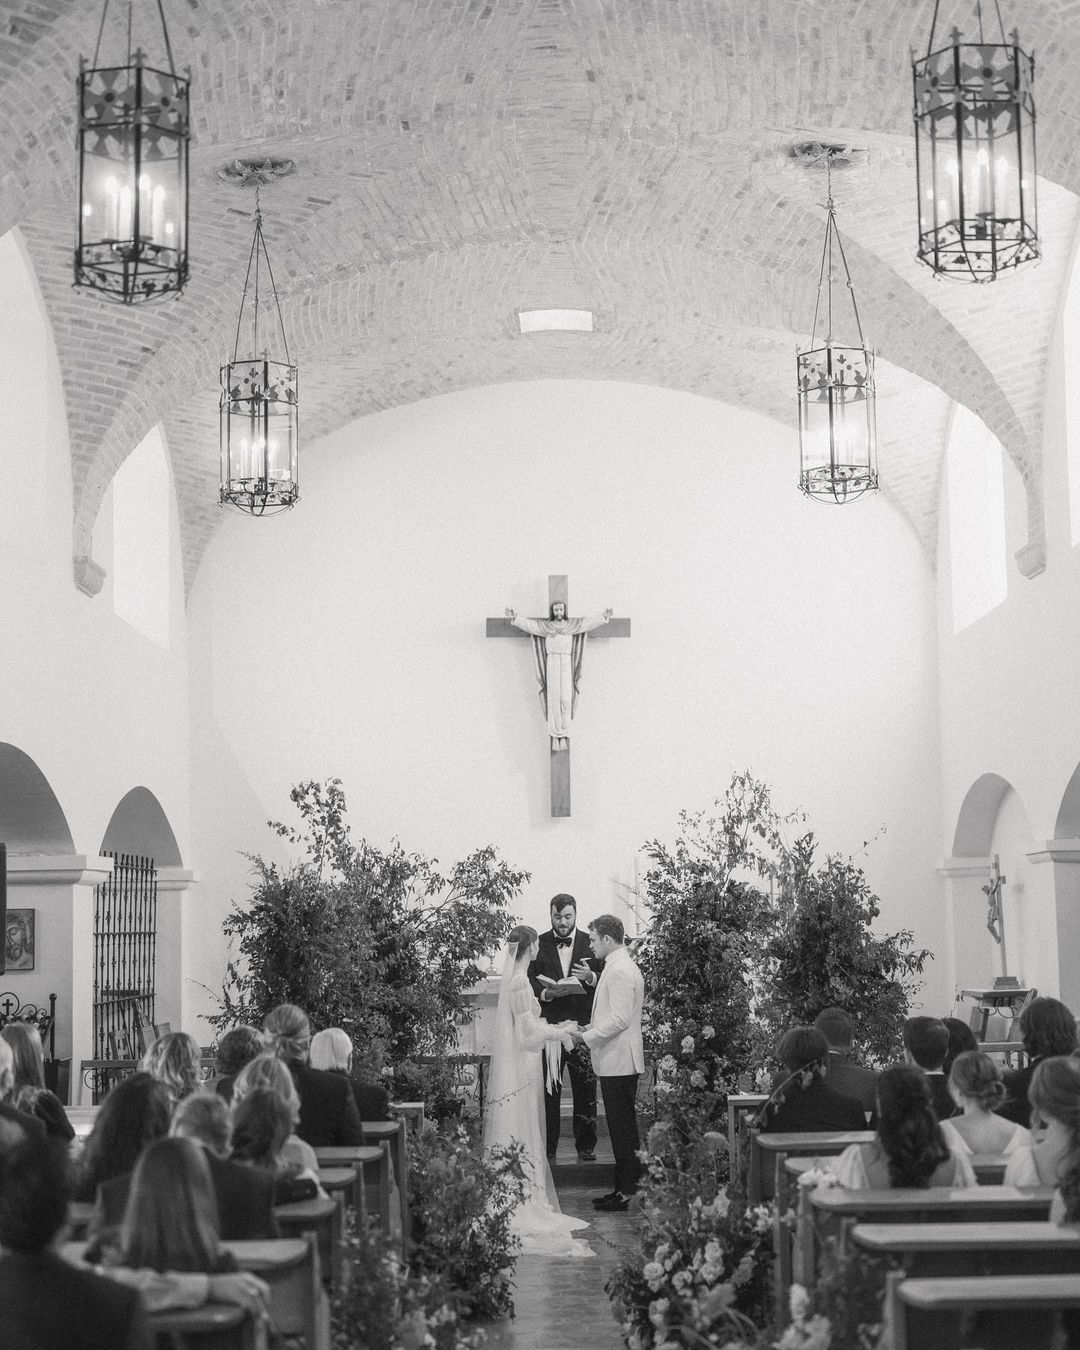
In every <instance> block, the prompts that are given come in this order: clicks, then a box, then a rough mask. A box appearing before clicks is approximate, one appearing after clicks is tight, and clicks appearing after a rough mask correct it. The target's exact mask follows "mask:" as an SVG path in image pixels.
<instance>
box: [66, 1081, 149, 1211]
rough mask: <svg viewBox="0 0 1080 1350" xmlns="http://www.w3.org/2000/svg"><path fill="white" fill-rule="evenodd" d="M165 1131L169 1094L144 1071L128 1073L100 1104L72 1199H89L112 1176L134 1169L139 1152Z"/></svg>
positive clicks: (91, 1198) (78, 1172)
mask: <svg viewBox="0 0 1080 1350" xmlns="http://www.w3.org/2000/svg"><path fill="white" fill-rule="evenodd" d="M168 1132H169V1093H168V1090H167V1089H166V1087H165V1084H164V1083H159V1082H158V1081H157V1079H156V1078H151V1077H150V1075H149V1074H148V1073H136V1074H132V1075H131V1077H130V1078H124V1079H122V1080H121V1081H120V1082H119V1083H117V1084H116V1086H115V1087H113V1088H112V1089H111V1090H110V1092H109V1094H108V1095H107V1096H106V1098H105V1100H104V1101H103V1102H102V1104H101V1110H100V1111H99V1112H98V1115H97V1119H96V1120H95V1121H94V1128H93V1129H92V1130H91V1131H90V1134H89V1135H88V1137H87V1140H86V1147H85V1148H84V1149H83V1153H82V1157H81V1158H80V1159H79V1166H78V1171H77V1173H76V1186H75V1199H76V1200H86V1201H90V1200H93V1199H94V1198H95V1197H96V1194H97V1188H98V1187H99V1186H100V1185H101V1184H102V1182H105V1181H109V1180H110V1179H111V1178H112V1177H121V1176H124V1175H125V1174H126V1173H128V1172H133V1171H134V1170H135V1164H136V1163H137V1162H138V1160H139V1154H140V1153H142V1151H143V1149H144V1148H145V1147H146V1145H147V1144H149V1143H151V1142H152V1141H153V1140H155V1139H163V1138H164V1137H165V1135H166V1134H168Z"/></svg>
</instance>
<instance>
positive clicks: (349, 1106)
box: [263, 1003, 364, 1148]
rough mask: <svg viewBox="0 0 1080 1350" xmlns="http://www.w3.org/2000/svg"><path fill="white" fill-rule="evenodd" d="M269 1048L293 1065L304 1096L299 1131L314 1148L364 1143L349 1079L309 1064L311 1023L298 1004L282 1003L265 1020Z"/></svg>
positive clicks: (296, 1081) (265, 1036) (291, 1068)
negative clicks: (314, 1067)
mask: <svg viewBox="0 0 1080 1350" xmlns="http://www.w3.org/2000/svg"><path fill="white" fill-rule="evenodd" d="M263 1040H264V1043H265V1045H266V1048H267V1050H268V1051H270V1052H271V1053H272V1054H275V1055H277V1056H278V1058H279V1059H281V1060H283V1061H284V1063H286V1064H287V1065H288V1066H289V1072H290V1073H291V1074H292V1077H293V1082H294V1083H295V1084H296V1091H297V1092H298V1093H299V1095H300V1120H299V1122H298V1124H297V1126H296V1133H297V1134H298V1135H299V1136H300V1138H301V1139H303V1140H304V1142H305V1143H308V1144H310V1145H311V1146H312V1148H336V1147H344V1146H346V1145H349V1144H362V1143H363V1142H364V1137H363V1134H362V1132H361V1130H360V1113H359V1112H358V1111H357V1109H356V1098H355V1097H354V1096H353V1093H352V1089H351V1088H350V1086H349V1080H348V1079H347V1078H343V1077H341V1075H340V1074H336V1073H327V1072H326V1071H325V1070H324V1069H313V1068H312V1067H311V1066H310V1064H308V1055H309V1053H310V1050H311V1023H310V1022H309V1021H308V1016H307V1013H306V1012H304V1010H303V1009H302V1008H298V1007H297V1006H296V1004H295V1003H282V1004H280V1005H279V1006H278V1007H276V1008H275V1009H274V1011H273V1012H271V1013H268V1014H267V1017H266V1021H265V1022H264V1023H263Z"/></svg>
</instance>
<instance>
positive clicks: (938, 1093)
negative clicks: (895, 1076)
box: [904, 1017, 956, 1120]
mask: <svg viewBox="0 0 1080 1350" xmlns="http://www.w3.org/2000/svg"><path fill="white" fill-rule="evenodd" d="M904 1050H905V1058H906V1059H907V1062H908V1063H909V1064H914V1065H915V1066H916V1068H919V1069H921V1070H922V1071H923V1073H924V1074H925V1075H926V1085H927V1087H928V1088H929V1089H930V1100H931V1102H932V1103H933V1105H934V1110H935V1112H936V1113H937V1118H938V1120H948V1118H949V1116H954V1115H955V1114H956V1103H955V1102H954V1101H953V1099H952V1096H951V1094H950V1093H949V1080H948V1079H947V1078H946V1077H945V1073H944V1070H943V1068H942V1065H943V1064H944V1063H945V1056H946V1055H947V1054H948V1052H949V1033H948V1031H947V1030H946V1027H945V1023H944V1022H942V1021H941V1019H940V1018H938V1017H909V1018H908V1019H907V1021H906V1022H905V1023H904Z"/></svg>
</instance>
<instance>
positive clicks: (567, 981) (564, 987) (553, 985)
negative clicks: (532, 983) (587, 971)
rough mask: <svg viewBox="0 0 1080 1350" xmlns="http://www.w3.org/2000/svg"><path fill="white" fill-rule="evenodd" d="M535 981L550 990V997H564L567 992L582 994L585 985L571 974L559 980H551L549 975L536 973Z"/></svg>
mask: <svg viewBox="0 0 1080 1350" xmlns="http://www.w3.org/2000/svg"><path fill="white" fill-rule="evenodd" d="M536 981H537V983H538V984H542V985H543V986H544V988H545V989H550V990H551V995H550V997H551V998H565V997H566V996H567V994H583V993H584V992H585V987H584V985H583V984H582V983H581V981H580V980H579V979H576V978H575V977H574V976H573V975H566V976H564V977H563V979H561V980H553V979H552V978H551V976H550V975H537V977H536Z"/></svg>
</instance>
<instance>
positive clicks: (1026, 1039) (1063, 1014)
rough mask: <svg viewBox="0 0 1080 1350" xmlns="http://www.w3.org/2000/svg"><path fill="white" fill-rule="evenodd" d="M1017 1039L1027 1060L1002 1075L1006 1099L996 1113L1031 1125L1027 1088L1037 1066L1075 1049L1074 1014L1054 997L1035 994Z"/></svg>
mask: <svg viewBox="0 0 1080 1350" xmlns="http://www.w3.org/2000/svg"><path fill="white" fill-rule="evenodd" d="M1020 1040H1021V1042H1022V1043H1023V1046H1024V1052H1025V1053H1026V1054H1027V1056H1028V1062H1027V1064H1026V1065H1025V1066H1024V1068H1022V1069H1014V1070H1013V1071H1012V1073H1007V1074H1006V1075H1005V1094H1006V1095H1005V1100H1004V1101H1003V1102H1002V1104H1001V1105H1000V1106H999V1107H998V1115H999V1116H1004V1117H1005V1119H1006V1120H1013V1121H1015V1122H1016V1123H1017V1125H1025V1126H1030V1124H1031V1103H1030V1101H1029V1100H1028V1089H1029V1088H1030V1087H1031V1079H1032V1076H1033V1075H1034V1073H1035V1069H1036V1067H1037V1066H1038V1065H1039V1064H1040V1063H1041V1062H1042V1061H1043V1060H1044V1059H1050V1058H1052V1057H1053V1056H1054V1055H1071V1054H1072V1053H1073V1051H1074V1050H1075V1049H1076V1018H1075V1017H1074V1016H1073V1015H1072V1013H1071V1012H1070V1011H1069V1009H1068V1008H1067V1007H1066V1006H1065V1004H1064V1003H1062V1002H1061V1001H1060V1000H1059V999H1056V998H1034V999H1032V1000H1031V1002H1030V1003H1029V1004H1028V1005H1027V1007H1026V1008H1025V1009H1024V1011H1023V1012H1022V1013H1021V1014H1020Z"/></svg>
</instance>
